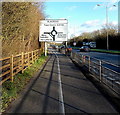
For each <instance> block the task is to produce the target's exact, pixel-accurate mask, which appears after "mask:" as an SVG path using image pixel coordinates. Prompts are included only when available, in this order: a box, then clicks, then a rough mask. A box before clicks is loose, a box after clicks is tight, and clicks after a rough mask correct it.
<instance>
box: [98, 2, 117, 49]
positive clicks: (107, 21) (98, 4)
mask: <svg viewBox="0 0 120 115" xmlns="http://www.w3.org/2000/svg"><path fill="white" fill-rule="evenodd" d="M97 6H101V4H97ZM113 6H114V7H116V5H113ZM105 7H106V34H107V50H109V37H108V35H109V34H108V4H107V5H106V6H105Z"/></svg>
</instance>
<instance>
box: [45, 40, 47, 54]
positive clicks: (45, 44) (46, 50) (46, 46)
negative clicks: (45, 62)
mask: <svg viewBox="0 0 120 115" xmlns="http://www.w3.org/2000/svg"><path fill="white" fill-rule="evenodd" d="M45 56H47V42H45Z"/></svg>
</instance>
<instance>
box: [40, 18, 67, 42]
mask: <svg viewBox="0 0 120 115" xmlns="http://www.w3.org/2000/svg"><path fill="white" fill-rule="evenodd" d="M67 37H68V22H67V20H66V19H60V20H54V19H47V20H41V21H40V28H39V41H46V42H48V41H50V42H53V41H57V42H61V41H67Z"/></svg>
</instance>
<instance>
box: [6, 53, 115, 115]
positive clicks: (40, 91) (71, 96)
mask: <svg viewBox="0 0 120 115" xmlns="http://www.w3.org/2000/svg"><path fill="white" fill-rule="evenodd" d="M6 113H15V114H16V113H62V114H66V113H84V114H92V113H117V112H116V110H115V109H114V108H113V106H112V105H111V104H110V103H109V102H108V101H107V100H106V99H105V98H104V97H103V96H102V94H101V93H100V92H99V91H98V90H97V89H96V88H95V86H94V85H93V84H92V83H91V82H90V81H89V80H88V79H87V78H86V77H85V76H84V75H83V74H82V72H81V71H80V69H79V68H77V67H76V66H75V65H74V64H73V63H72V61H71V60H70V59H69V58H68V57H66V56H65V55H62V54H60V53H58V52H53V54H52V55H51V56H50V58H49V60H48V62H47V63H46V65H45V66H44V67H43V69H42V71H41V72H40V73H39V75H38V76H37V77H36V78H35V79H34V80H33V81H32V82H31V83H30V84H29V85H28V87H27V88H26V89H25V90H24V91H23V93H22V94H21V96H20V97H19V98H18V99H17V100H16V101H14V103H12V104H11V106H10V107H9V109H8V110H7V111H6Z"/></svg>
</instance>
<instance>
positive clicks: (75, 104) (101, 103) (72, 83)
mask: <svg viewBox="0 0 120 115" xmlns="http://www.w3.org/2000/svg"><path fill="white" fill-rule="evenodd" d="M59 58H60V69H61V78H62V88H63V96H64V105H65V113H86V114H88V113H116V111H115V109H114V108H113V107H112V105H111V104H110V103H109V102H108V101H107V100H106V99H105V98H104V97H103V96H102V94H101V93H100V92H99V91H98V90H97V89H96V88H95V87H94V86H93V84H92V83H91V82H90V81H88V79H86V77H84V75H83V74H82V73H81V71H80V70H79V69H78V68H77V67H76V66H75V65H74V64H73V63H72V62H71V60H70V59H68V58H66V57H65V56H60V55H59ZM68 65H69V66H68Z"/></svg>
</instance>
